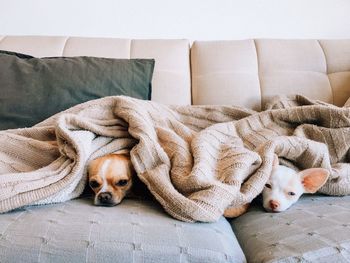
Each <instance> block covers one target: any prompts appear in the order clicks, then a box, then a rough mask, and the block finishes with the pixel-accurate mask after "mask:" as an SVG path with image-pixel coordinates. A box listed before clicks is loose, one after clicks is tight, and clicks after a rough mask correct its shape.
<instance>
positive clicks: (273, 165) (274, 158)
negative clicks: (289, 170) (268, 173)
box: [272, 153, 280, 168]
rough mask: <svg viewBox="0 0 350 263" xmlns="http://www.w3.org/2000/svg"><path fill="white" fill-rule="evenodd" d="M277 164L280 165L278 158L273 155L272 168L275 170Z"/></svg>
mask: <svg viewBox="0 0 350 263" xmlns="http://www.w3.org/2000/svg"><path fill="white" fill-rule="evenodd" d="M279 164H280V162H279V160H278V156H277V154H275V153H274V154H273V163H272V167H274V168H276V167H277V166H278V165H279Z"/></svg>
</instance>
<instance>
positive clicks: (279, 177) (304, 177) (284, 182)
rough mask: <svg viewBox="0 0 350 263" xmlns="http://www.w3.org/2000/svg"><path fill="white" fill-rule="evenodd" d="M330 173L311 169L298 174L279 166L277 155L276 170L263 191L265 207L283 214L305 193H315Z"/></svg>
mask: <svg viewBox="0 0 350 263" xmlns="http://www.w3.org/2000/svg"><path fill="white" fill-rule="evenodd" d="M328 176H329V172H328V170H326V169H323V168H310V169H306V170H304V171H301V172H299V173H297V172H296V171H294V170H293V169H291V168H288V167H286V166H283V165H279V163H278V157H277V155H275V161H274V168H273V171H272V174H271V176H270V179H269V181H268V182H267V183H266V185H265V187H264V190H263V206H264V208H265V209H266V210H267V211H268V212H282V211H285V210H287V209H288V208H289V207H290V206H292V205H293V204H294V203H296V202H297V201H298V199H299V197H300V196H301V195H302V194H303V193H315V192H316V191H317V190H318V189H320V188H321V186H322V185H324V183H325V182H326V181H327V179H328Z"/></svg>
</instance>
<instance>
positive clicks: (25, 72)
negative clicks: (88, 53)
mask: <svg viewBox="0 0 350 263" xmlns="http://www.w3.org/2000/svg"><path fill="white" fill-rule="evenodd" d="M153 68H154V60H152V59H132V60H129V59H108V58H97V57H74V58H68V57H50V58H34V57H32V56H28V55H23V54H20V53H13V52H6V51H0V87H1V95H0V129H1V130H2V129H10V128H22V127H29V126H32V125H34V124H36V123H38V122H40V121H43V120H44V119H46V118H48V117H50V116H51V115H54V114H55V113H58V112H60V111H63V110H66V109H68V108H69V107H72V106H74V105H77V104H79V103H83V102H86V101H88V100H92V99H98V98H102V97H105V96H113V95H126V96H131V97H135V98H139V99H151V81H152V74H153Z"/></svg>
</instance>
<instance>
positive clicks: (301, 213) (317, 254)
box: [231, 196, 350, 263]
mask: <svg viewBox="0 0 350 263" xmlns="http://www.w3.org/2000/svg"><path fill="white" fill-rule="evenodd" d="M231 224H232V227H233V229H234V232H235V234H236V236H237V239H238V240H239V242H240V244H241V246H242V249H243V251H244V253H245V255H246V257H247V261H248V262H251V263H253V262H349V261H350V196H347V197H328V196H327V197H326V196H305V197H302V198H301V200H299V201H298V203H297V204H295V205H294V206H293V207H291V208H290V209H289V210H287V211H285V212H282V213H266V212H265V211H263V209H262V205H260V204H256V205H254V206H253V207H252V208H251V209H250V210H249V212H248V213H246V214H244V215H243V216H241V217H239V218H237V219H235V220H232V222H231Z"/></svg>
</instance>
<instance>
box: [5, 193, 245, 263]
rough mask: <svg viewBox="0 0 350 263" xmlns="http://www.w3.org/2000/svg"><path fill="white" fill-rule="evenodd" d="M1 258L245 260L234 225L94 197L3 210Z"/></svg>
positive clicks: (153, 205) (137, 202) (141, 203)
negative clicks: (95, 201) (103, 203)
mask: <svg viewBox="0 0 350 263" xmlns="http://www.w3.org/2000/svg"><path fill="white" fill-rule="evenodd" d="M0 258H1V260H0V261H1V262H39V261H40V262H168V263H170V262H201V263H202V262H245V257H244V255H243V252H242V250H241V248H240V246H239V245H238V242H237V240H236V238H235V236H234V234H233V232H232V229H231V227H230V224H229V223H228V222H227V221H226V219H224V218H221V219H220V220H219V221H218V222H217V223H211V224H205V223H184V222H181V221H177V220H175V219H173V218H171V217H169V216H168V215H167V214H165V212H163V211H162V209H161V207H160V206H159V205H158V204H157V203H154V202H152V201H140V200H124V201H123V202H122V204H120V205H118V206H116V207H112V208H111V207H96V206H93V205H92V200H91V199H89V198H83V199H76V200H72V201H69V202H66V203H61V204H56V205H47V206H41V207H26V208H24V209H21V210H17V211H14V212H11V213H7V214H2V215H0Z"/></svg>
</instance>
